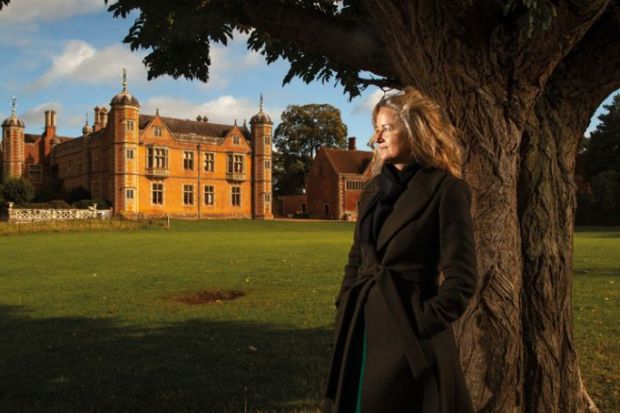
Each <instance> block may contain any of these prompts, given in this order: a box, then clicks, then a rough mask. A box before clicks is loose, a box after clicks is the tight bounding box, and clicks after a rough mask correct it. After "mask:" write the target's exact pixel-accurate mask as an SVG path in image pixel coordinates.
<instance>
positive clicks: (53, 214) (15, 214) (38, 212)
mask: <svg viewBox="0 0 620 413" xmlns="http://www.w3.org/2000/svg"><path fill="white" fill-rule="evenodd" d="M7 217H8V221H9V222H41V221H68V220H75V219H110V218H111V217H112V210H111V209H102V210H98V209H97V204H94V205H93V206H90V207H88V209H74V208H72V209H36V208H24V209H21V208H14V206H13V203H12V202H9V203H8V210H7Z"/></svg>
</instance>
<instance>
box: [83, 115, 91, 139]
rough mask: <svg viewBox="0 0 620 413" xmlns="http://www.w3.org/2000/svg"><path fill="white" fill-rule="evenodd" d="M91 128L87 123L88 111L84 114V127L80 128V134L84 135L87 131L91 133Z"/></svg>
mask: <svg viewBox="0 0 620 413" xmlns="http://www.w3.org/2000/svg"><path fill="white" fill-rule="evenodd" d="M92 131H93V128H91V127H90V125H89V124H88V113H87V114H86V122H84V127H83V128H82V135H83V136H86V135H88V134H89V133H92Z"/></svg>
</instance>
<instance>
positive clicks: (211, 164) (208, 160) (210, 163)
mask: <svg viewBox="0 0 620 413" xmlns="http://www.w3.org/2000/svg"><path fill="white" fill-rule="evenodd" d="M204 155H205V161H204V165H203V166H204V170H205V172H215V152H205V154H204Z"/></svg>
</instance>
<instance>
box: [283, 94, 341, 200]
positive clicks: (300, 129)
mask: <svg viewBox="0 0 620 413" xmlns="http://www.w3.org/2000/svg"><path fill="white" fill-rule="evenodd" d="M281 119H282V122H281V123H280V125H278V127H277V128H276V130H275V132H274V136H273V142H274V145H275V147H276V149H277V151H278V156H277V157H275V158H274V172H273V176H274V180H275V189H276V193H278V194H298V193H301V190H302V188H303V187H304V177H305V174H306V173H307V172H308V171H309V170H310V165H311V164H312V160H313V159H314V157H315V156H316V153H317V151H318V150H319V148H320V147H321V146H325V147H329V148H333V147H340V148H343V147H345V145H346V137H347V127H346V125H345V124H344V123H342V119H341V117H340V110H338V109H337V108H335V107H333V106H332V105H328V104H309V105H302V106H299V105H291V106H288V107H287V108H286V110H285V111H284V112H282V116H281Z"/></svg>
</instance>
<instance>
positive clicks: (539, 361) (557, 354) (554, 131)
mask: <svg viewBox="0 0 620 413" xmlns="http://www.w3.org/2000/svg"><path fill="white" fill-rule="evenodd" d="M616 12H617V8H616V9H615V10H614V8H613V7H612V8H610V9H609V10H608V12H607V13H606V14H605V15H604V16H603V18H602V19H601V20H600V21H598V22H597V23H596V25H595V26H593V28H592V29H591V31H590V32H589V33H588V35H586V37H585V38H584V39H583V40H582V41H581V43H580V44H579V46H578V47H577V48H575V50H574V51H573V52H572V53H571V54H570V55H569V56H567V58H566V59H564V61H563V62H562V64H561V65H560V66H559V67H558V68H557V69H556V70H555V72H554V75H553V77H552V78H551V80H550V82H549V83H548V85H547V87H546V89H545V93H544V95H543V96H542V97H541V99H540V100H539V101H538V102H537V104H536V106H535V108H534V111H533V112H532V113H531V115H530V118H529V120H528V123H527V127H526V129H525V132H524V138H523V144H522V146H521V158H522V162H521V167H520V179H519V191H518V193H519V217H520V224H521V234H522V240H523V241H522V251H523V294H522V308H523V320H522V322H523V333H524V334H523V343H524V367H525V383H524V385H525V394H526V395H527V398H526V409H525V410H526V411H528V412H556V411H557V412H582V411H587V412H595V411H598V410H597V409H596V406H595V405H594V403H593V402H592V400H591V399H590V397H589V395H588V394H587V392H586V390H585V387H584V386H583V383H582V380H581V374H580V370H579V364H578V359H577V355H576V352H575V349H574V346H573V320H572V302H571V285H572V276H573V266H572V258H573V232H574V226H573V223H574V216H575V208H576V199H575V184H574V181H573V176H574V171H575V159H576V155H577V149H578V147H579V142H580V140H581V138H582V135H583V131H584V130H585V129H586V127H587V126H588V123H589V121H590V118H591V116H592V113H593V112H594V110H595V109H596V108H597V107H598V106H599V105H600V103H601V101H602V100H603V99H604V98H605V97H606V96H607V95H608V94H609V93H611V92H612V91H613V90H615V89H616V88H618V87H620V25H619V24H618V19H617V16H616ZM610 63H611V64H612V65H614V66H615V68H616V69H615V70H606V71H604V72H601V69H600V68H601V67H606V65H608V64H610Z"/></svg>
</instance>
